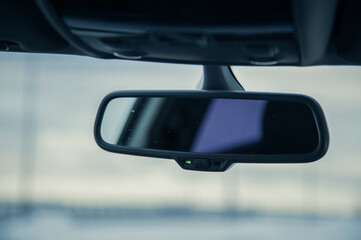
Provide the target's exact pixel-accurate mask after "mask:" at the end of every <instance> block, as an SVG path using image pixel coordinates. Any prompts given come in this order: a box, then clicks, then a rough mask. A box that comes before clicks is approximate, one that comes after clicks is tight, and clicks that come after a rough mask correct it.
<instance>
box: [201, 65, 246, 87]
mask: <svg viewBox="0 0 361 240" xmlns="http://www.w3.org/2000/svg"><path fill="white" fill-rule="evenodd" d="M199 88H200V89H202V90H237V91H245V90H244V88H243V87H242V85H241V84H240V83H239V82H238V81H237V79H236V78H235V76H234V75H233V73H232V70H231V67H229V66H217V65H203V74H202V78H201V81H200V83H199Z"/></svg>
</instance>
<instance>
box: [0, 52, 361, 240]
mask: <svg viewBox="0 0 361 240" xmlns="http://www.w3.org/2000/svg"><path fill="white" fill-rule="evenodd" d="M233 71H234V73H235V75H236V77H237V78H238V79H239V81H240V83H241V84H242V85H243V87H244V88H245V89H246V90H247V91H267V92H294V93H302V94H307V95H310V96H312V97H314V98H315V99H317V100H318V101H319V103H320V104H321V106H322V107H323V109H324V112H325V115H326V118H327V121H328V125H329V130H330V138H331V143H330V148H329V151H328V153H327V154H326V156H325V157H324V158H323V159H321V160H320V161H318V162H315V163H311V164H294V165H282V164H268V165H267V164H256V165H252V164H238V165H236V166H234V167H233V168H232V169H230V170H229V171H227V172H224V173H205V172H192V171H184V170H182V169H181V168H180V167H179V166H178V165H177V163H176V162H175V161H172V160H164V159H154V158H145V157H138V156H130V155H120V154H114V153H109V152H105V151H103V150H102V149H100V148H99V147H98V146H97V145H96V143H95V141H94V137H93V124H94V120H95V115H96V111H97V108H98V106H99V103H100V101H101V99H102V98H103V97H104V96H105V95H106V94H107V93H109V92H111V91H115V90H130V89H136V90H140V89H157V90H159V89H189V90H190V89H196V88H197V85H198V83H199V81H200V79H201V74H202V67H201V66H196V65H181V64H164V63H147V62H133V61H120V60H101V59H92V58H87V57H77V56H57V55H42V54H36V55H35V54H16V53H4V54H1V55H0V96H1V101H0V123H1V124H0V133H1V137H0V153H1V155H0V238H1V239H29V237H30V238H31V239H47V237H48V235H46V234H44V229H48V230H49V231H51V232H53V233H54V237H52V239H79V238H86V239H115V238H123V239H129V238H133V239H144V238H148V239H169V238H170V236H172V237H171V238H172V239H186V238H190V239H239V238H240V237H245V238H254V239H265V238H266V239H280V238H281V237H284V236H289V237H292V238H293V239H304V238H316V237H317V238H327V239H340V238H343V239H358V238H359V237H360V236H361V229H360V228H359V226H360V224H361V217H360V216H361V187H360V186H361V185H360V183H361V171H360V170H361V163H360V162H359V161H358V159H359V158H360V153H361V149H360V148H359V145H360V144H359V143H360V142H361V126H360V122H361V105H360V102H361V94H360V92H361V81H360V80H359V76H360V75H361V68H360V67H307V68H291V67H272V68H259V67H234V68H233Z"/></svg>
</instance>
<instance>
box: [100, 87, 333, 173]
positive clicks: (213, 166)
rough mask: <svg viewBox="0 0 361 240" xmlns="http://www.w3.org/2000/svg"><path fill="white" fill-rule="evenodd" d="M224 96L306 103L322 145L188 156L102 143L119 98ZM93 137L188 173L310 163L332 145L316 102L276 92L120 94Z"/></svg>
mask: <svg viewBox="0 0 361 240" xmlns="http://www.w3.org/2000/svg"><path fill="white" fill-rule="evenodd" d="M142 96H144V97H146V96H148V97H176V96H182V97H187V96H188V97H200V98H201V97H208V98H209V97H218V98H220V97H222V98H237V99H262V100H277V101H294V102H300V103H304V104H306V105H307V106H309V107H310V109H311V110H312V112H313V114H314V116H315V120H316V124H317V128H318V133H319V145H318V146H317V148H316V150H315V151H314V152H312V153H307V154H285V155H278V154H267V155H261V154H244V155H233V154H226V155H225V154H203V153H189V152H177V151H161V150H146V149H137V148H132V147H121V146H114V145H111V144H108V143H106V142H104V141H103V139H102V138H101V135H100V126H101V122H102V116H103V114H104V111H105V108H106V106H107V104H108V103H109V102H110V101H111V100H112V99H114V98H117V97H142ZM94 136H95V140H96V142H97V144H98V145H99V146H100V147H101V148H103V149H104V150H107V151H110V152H115V153H124V154H132V155H140V156H148V157H158V158H169V159H175V160H176V161H177V163H178V164H179V165H180V166H181V167H182V168H184V169H188V170H202V171H225V170H227V169H228V168H229V167H230V166H231V165H232V164H234V163H307V162H313V161H316V160H318V159H320V158H321V157H322V156H324V155H325V153H326V152H327V148H328V143H329V134H328V128H327V124H326V120H325V116H324V114H323V112H322V109H321V107H320V105H319V104H318V103H317V102H316V101H315V100H314V99H313V98H310V97H308V96H304V95H297V94H275V93H254V92H253V93H249V92H243V91H119V92H114V93H111V94H109V95H107V96H106V97H105V98H104V99H103V101H102V103H101V104H100V107H99V110H98V114H97V117H96V121H95V126H94ZM195 159H208V160H209V168H207V169H206V168H203V169H200V168H196V166H195V164H194V160H195ZM188 160H191V161H192V164H186V163H185V161H188Z"/></svg>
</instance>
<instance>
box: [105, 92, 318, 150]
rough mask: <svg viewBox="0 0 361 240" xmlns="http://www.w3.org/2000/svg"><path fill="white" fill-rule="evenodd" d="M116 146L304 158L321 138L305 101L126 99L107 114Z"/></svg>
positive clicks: (107, 128) (109, 135)
mask: <svg viewBox="0 0 361 240" xmlns="http://www.w3.org/2000/svg"><path fill="white" fill-rule="evenodd" d="M100 133H101V137H102V139H103V140H104V141H105V142H106V143H108V144H112V145H118V146H124V147H134V148H145V149H156V150H168V151H181V152H194V153H215V154H302V153H310V152H313V151H315V149H316V148H317V146H318V142H319V136H318V130H317V125H316V121H315V118H314V115H313V113H312V110H311V109H310V108H309V107H308V106H307V105H306V104H303V103H299V102H288V101H269V100H252V99H226V98H196V97H120V98H115V99H112V100H111V101H110V102H109V103H108V105H107V107H106V109H105V112H104V116H103V119H102V123H101V129H100Z"/></svg>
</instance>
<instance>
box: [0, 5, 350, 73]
mask: <svg viewBox="0 0 361 240" xmlns="http://www.w3.org/2000/svg"><path fill="white" fill-rule="evenodd" d="M19 1H20V0H19ZM22 1H25V0H22ZM346 1H348V0H272V1H270V0H251V1H239V0H173V1H160V0H122V1H119V0H103V1H99V0H96V1H95V0H87V1H85V0H35V2H36V4H37V7H38V9H39V10H40V11H41V13H42V14H43V16H45V19H46V21H47V24H50V25H51V26H52V28H53V29H54V30H56V32H57V34H59V35H60V36H61V37H62V38H63V39H59V40H58V41H61V40H66V42H67V43H69V47H67V48H66V49H64V46H55V45H54V41H50V40H51V39H50V38H49V37H48V36H47V35H46V33H45V32H44V33H43V34H42V35H41V39H40V41H38V42H34V43H31V44H32V45H30V44H28V42H29V41H28V39H31V38H29V35H28V34H24V36H17V37H13V36H12V35H9V34H10V33H11V32H12V31H11V29H8V30H9V31H7V30H6V28H5V30H4V31H5V32H4V33H2V32H0V37H1V36H3V37H1V38H0V46H2V45H1V44H2V43H4V44H3V45H6V46H5V47H4V49H11V48H9V46H8V45H9V44H8V42H14V44H16V43H17V44H18V45H19V51H22V50H23V51H35V52H36V51H37V50H36V49H37V48H39V46H47V48H50V47H52V48H54V49H59V50H56V51H53V52H59V53H68V54H80V55H88V56H93V57H99V58H121V59H133V60H145V61H160V62H180V63H199V64H218V65H266V66H268V65H300V66H306V65H322V64H340V63H343V62H344V61H343V59H344V60H352V58H353V57H350V56H351V55H352V53H353V50H352V49H353V48H352V45H350V47H349V49H345V46H344V44H343V43H345V42H349V43H351V44H352V43H356V42H357V41H356V40H357V38H352V36H351V35H350V34H349V33H348V32H350V33H352V32H353V30H352V26H353V25H352V24H351V25H350V24H349V20H348V19H342V18H343V16H345V14H343V13H342V11H343V9H346V7H344V8H343V7H342V6H343V5H344V2H346ZM349 1H352V0H349ZM10 3H11V4H10ZM9 4H10V5H15V3H13V2H9ZM9 4H8V5H9ZM339 5H340V6H341V7H340V8H339V9H340V11H339V12H337V7H338V6H339ZM351 8H352V4H351ZM2 12H3V11H2V9H0V13H2ZM3 13H4V12H3ZM34 14H35V11H34ZM0 15H1V14H0ZM5 16H7V15H6V14H5ZM336 16H337V18H336ZM39 17H40V16H39ZM33 19H35V18H28V19H27V20H26V21H24V22H25V23H26V22H30V23H32V22H33ZM5 20H6V19H5ZM341 20H344V21H342V25H341V27H342V28H341V30H339V29H338V27H339V26H340V24H339V22H340V21H341ZM5 22H6V21H5ZM36 23H38V24H40V21H37V22H36ZM34 24H35V22H34ZM41 25H45V24H43V23H41ZM344 26H346V27H344ZM20 27H21V26H20ZM25 30H26V29H25V27H24V31H25ZM27 30H29V29H27ZM6 31H7V32H6ZM21 32H22V31H19V33H21ZM47 32H49V31H47ZM340 32H342V33H345V37H343V38H340V39H339V37H338V34H339V33H340ZM349 36H351V37H349ZM354 39H356V40H355V41H354ZM339 40H340V41H342V44H343V46H342V47H338V45H337V41H339ZM45 43H46V44H45ZM53 45H54V46H53ZM58 45H59V44H58ZM347 47H348V46H346V48H347ZM337 48H339V49H337ZM27 49H28V50H27ZM46 51H47V50H45V52H46ZM48 52H51V51H48ZM338 53H340V55H341V56H342V58H339V56H338Z"/></svg>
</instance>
